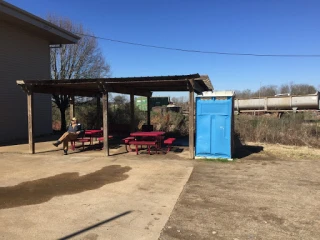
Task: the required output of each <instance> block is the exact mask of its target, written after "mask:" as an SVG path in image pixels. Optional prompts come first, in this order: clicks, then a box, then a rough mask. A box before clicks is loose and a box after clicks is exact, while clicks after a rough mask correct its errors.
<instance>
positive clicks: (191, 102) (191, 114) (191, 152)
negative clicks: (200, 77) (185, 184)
mask: <svg viewBox="0 0 320 240" xmlns="http://www.w3.org/2000/svg"><path fill="white" fill-rule="evenodd" d="M189 157H190V158H191V159H194V91H193V88H192V87H191V86H190V88H189Z"/></svg>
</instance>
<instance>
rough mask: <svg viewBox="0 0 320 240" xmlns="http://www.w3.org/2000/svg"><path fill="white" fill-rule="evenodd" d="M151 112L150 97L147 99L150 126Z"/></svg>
mask: <svg viewBox="0 0 320 240" xmlns="http://www.w3.org/2000/svg"><path fill="white" fill-rule="evenodd" d="M150 112H151V105H150V97H147V124H148V125H151V124H150V123H151V119H150Z"/></svg>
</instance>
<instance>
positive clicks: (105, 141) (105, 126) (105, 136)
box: [102, 92, 109, 156]
mask: <svg viewBox="0 0 320 240" xmlns="http://www.w3.org/2000/svg"><path fill="white" fill-rule="evenodd" d="M108 104H109V102H108V92H105V93H103V95H102V108H103V110H102V114H103V149H104V151H105V152H106V156H109V126H108V125H109V124H108Z"/></svg>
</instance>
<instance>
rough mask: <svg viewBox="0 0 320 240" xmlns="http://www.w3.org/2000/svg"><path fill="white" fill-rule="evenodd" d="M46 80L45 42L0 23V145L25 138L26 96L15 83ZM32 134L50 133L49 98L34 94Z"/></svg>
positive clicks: (48, 62) (48, 68) (26, 129)
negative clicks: (20, 80)
mask: <svg viewBox="0 0 320 240" xmlns="http://www.w3.org/2000/svg"><path fill="white" fill-rule="evenodd" d="M19 79H22V80H27V79H50V51H49V42H48V41H47V40H44V39H41V38H39V37H37V36H35V35H34V34H32V33H29V32H27V31H25V30H24V29H22V28H18V27H16V26H15V25H11V24H9V23H6V22H4V21H0V110H1V114H0V142H5V141H9V140H13V139H23V138H27V137H28V121H27V95H26V93H25V92H23V91H22V89H21V88H20V87H18V86H17V84H16V80H19ZM34 116H35V117H34V127H35V129H34V131H35V132H34V134H35V136H37V135H42V134H47V133H51V132H52V110H51V96H50V95H44V94H35V97H34Z"/></svg>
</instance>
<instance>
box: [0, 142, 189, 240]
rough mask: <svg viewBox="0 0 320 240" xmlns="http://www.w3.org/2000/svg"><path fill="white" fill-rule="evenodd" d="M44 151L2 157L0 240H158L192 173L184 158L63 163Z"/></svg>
mask: <svg viewBox="0 0 320 240" xmlns="http://www.w3.org/2000/svg"><path fill="white" fill-rule="evenodd" d="M43 145H44V146H43V147H44V148H41V146H42V144H38V145H37V150H38V152H42V153H37V154H34V155H31V154H26V153H12V152H7V153H5V152H4V151H5V150H3V152H2V153H1V152H0V239H5V240H7V239H81V240H97V239H103V240H105V239H106V240H108V239H110V240H113V239H130V240H131V239H137V240H140V239H142V240H143V239H145V240H150V239H158V238H159V236H160V232H161V230H162V228H163V227H164V225H165V223H166V222H167V220H168V219H169V216H170V214H171V212H172V209H173V207H174V205H175V203H176V201H177V199H178V197H179V195H180V193H181V191H182V189H183V186H184V185H185V183H186V182H187V181H188V179H189V176H190V174H191V172H192V169H193V162H192V161H190V160H185V159H184V158H183V157H182V156H184V155H185V154H186V153H185V152H181V153H174V152H172V153H169V154H166V155H161V154H158V155H152V156H150V155H147V154H145V153H144V154H141V155H138V156H137V155H134V154H128V153H125V152H124V149H123V148H116V149H111V154H113V156H111V157H109V158H106V157H105V156H104V153H103V151H101V150H90V151H85V152H80V151H78V150H76V151H75V152H72V151H70V154H69V155H67V156H64V155H62V150H61V149H58V150H57V149H56V148H54V147H53V146H52V144H51V142H49V143H48V144H43ZM50 145H51V146H50ZM50 147H51V151H49V150H47V149H50ZM6 148H8V147H6ZM17 148H20V147H19V146H16V149H17ZM21 149H22V150H23V151H25V149H24V148H23V147H21ZM9 150H10V149H9ZM16 151H17V150H16Z"/></svg>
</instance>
